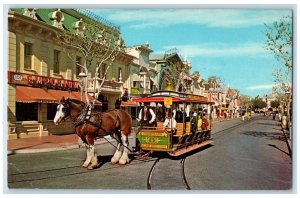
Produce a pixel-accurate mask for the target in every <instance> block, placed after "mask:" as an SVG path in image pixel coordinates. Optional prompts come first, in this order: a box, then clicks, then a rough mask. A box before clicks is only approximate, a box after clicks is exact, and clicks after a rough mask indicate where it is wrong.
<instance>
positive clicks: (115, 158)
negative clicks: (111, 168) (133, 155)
mask: <svg viewBox="0 0 300 198" xmlns="http://www.w3.org/2000/svg"><path fill="white" fill-rule="evenodd" d="M121 156H122V151H121V144H120V143H118V145H117V150H116V152H115V154H114V156H113V157H112V158H111V163H112V164H116V163H118V161H119V159H120V158H121Z"/></svg>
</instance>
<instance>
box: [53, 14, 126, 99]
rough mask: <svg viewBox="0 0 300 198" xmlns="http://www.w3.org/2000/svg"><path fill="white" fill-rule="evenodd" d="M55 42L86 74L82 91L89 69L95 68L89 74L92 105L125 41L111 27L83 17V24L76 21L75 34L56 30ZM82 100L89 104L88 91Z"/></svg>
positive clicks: (85, 87) (122, 49) (86, 82)
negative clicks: (79, 58) (77, 59)
mask: <svg viewBox="0 0 300 198" xmlns="http://www.w3.org/2000/svg"><path fill="white" fill-rule="evenodd" d="M57 40H58V42H60V43H61V44H62V45H63V46H65V49H66V53H67V55H68V57H69V58H70V59H71V60H72V61H73V62H74V63H76V65H77V66H78V67H80V68H81V69H82V71H83V72H84V73H85V74H86V77H85V80H84V81H83V82H84V84H83V87H84V89H85V90H87V88H88V80H91V79H88V78H89V76H88V75H87V74H88V71H90V72H92V71H91V69H92V68H93V67H91V66H92V65H93V64H94V65H95V67H94V68H95V71H93V72H92V73H93V74H94V75H92V76H94V77H93V78H94V79H93V81H94V82H93V85H94V101H93V104H94V102H95V100H96V98H98V95H99V94H100V92H101V87H102V86H103V83H104V81H105V79H106V74H107V71H108V70H109V68H110V66H111V65H112V63H113V62H114V61H115V59H116V57H117V56H118V54H119V53H120V52H122V51H124V47H125V46H124V42H123V40H122V38H121V37H120V35H119V32H118V31H117V30H116V29H115V28H114V27H110V26H105V25H102V24H99V23H97V22H96V21H94V20H91V19H88V18H86V19H85V21H83V20H82V19H81V20H80V21H78V22H76V24H75V29H74V31H67V30H64V29H62V30H60V31H58V32H57ZM76 53H80V54H81V55H82V56H83V63H79V62H77V61H76V55H75V54H76ZM103 65H106V67H105V68H104V67H103ZM101 68H102V69H103V70H104V72H103V73H104V75H103V76H102V79H101V81H100V82H98V78H99V75H100V69H101ZM81 88H82V87H81ZM85 98H86V101H87V103H88V104H90V101H89V98H88V93H87V91H85Z"/></svg>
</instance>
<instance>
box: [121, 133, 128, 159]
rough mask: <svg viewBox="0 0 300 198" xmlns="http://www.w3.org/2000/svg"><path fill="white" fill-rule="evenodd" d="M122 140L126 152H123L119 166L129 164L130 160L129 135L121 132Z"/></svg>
mask: <svg viewBox="0 0 300 198" xmlns="http://www.w3.org/2000/svg"><path fill="white" fill-rule="evenodd" d="M121 139H122V144H123V145H124V151H123V154H122V157H121V159H120V160H119V164H126V163H128V162H129V158H128V145H129V142H128V135H124V134H123V133H122V132H121Z"/></svg>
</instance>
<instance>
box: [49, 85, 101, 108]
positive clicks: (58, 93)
mask: <svg viewBox="0 0 300 198" xmlns="http://www.w3.org/2000/svg"><path fill="white" fill-rule="evenodd" d="M48 93H49V94H50V95H51V96H53V97H54V98H55V99H56V100H57V102H59V101H60V100H61V99H62V97H65V99H67V98H70V99H75V100H81V93H80V92H76V91H74V92H69V91H62V90H53V89H49V90H48ZM88 98H89V100H90V102H92V101H93V100H94V98H93V97H92V96H91V95H89V94H88ZM82 101H83V102H85V103H86V99H85V94H83V95H82ZM95 104H97V105H99V104H101V102H100V101H98V100H96V101H95Z"/></svg>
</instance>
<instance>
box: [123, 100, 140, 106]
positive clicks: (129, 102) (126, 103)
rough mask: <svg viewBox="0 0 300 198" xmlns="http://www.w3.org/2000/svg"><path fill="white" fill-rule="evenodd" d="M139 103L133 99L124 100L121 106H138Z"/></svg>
mask: <svg viewBox="0 0 300 198" xmlns="http://www.w3.org/2000/svg"><path fill="white" fill-rule="evenodd" d="M138 106H139V105H138V104H137V103H136V102H133V101H126V102H125V101H122V102H121V107H138Z"/></svg>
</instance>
